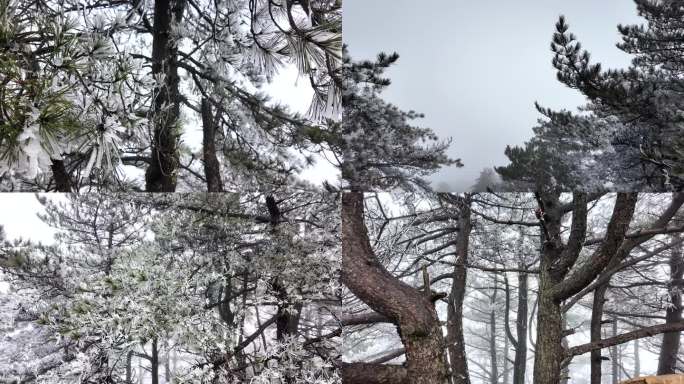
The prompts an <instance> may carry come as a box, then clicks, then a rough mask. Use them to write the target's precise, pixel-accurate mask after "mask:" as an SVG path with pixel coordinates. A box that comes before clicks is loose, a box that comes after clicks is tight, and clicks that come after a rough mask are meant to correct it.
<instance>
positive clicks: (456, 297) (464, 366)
mask: <svg viewBox="0 0 684 384" xmlns="http://www.w3.org/2000/svg"><path fill="white" fill-rule="evenodd" d="M471 230H472V223H471V218H470V201H469V200H466V201H464V202H463V204H462V206H461V210H460V214H459V220H458V234H457V235H456V262H455V265H454V270H453V277H452V283H451V291H450V292H449V297H448V305H447V335H446V342H447V350H448V352H449V364H450V366H451V367H450V368H451V380H452V382H453V384H470V375H469V373H468V359H467V358H466V352H465V340H464V338H463V301H464V299H465V291H466V282H467V277H468V271H467V269H466V263H467V262H468V245H469V240H470V232H471Z"/></svg>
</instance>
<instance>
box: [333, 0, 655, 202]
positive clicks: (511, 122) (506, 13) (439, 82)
mask: <svg viewBox="0 0 684 384" xmlns="http://www.w3.org/2000/svg"><path fill="white" fill-rule="evenodd" d="M560 14H564V15H565V16H566V18H567V21H568V23H569V24H570V29H571V32H573V33H574V34H575V35H577V37H578V38H579V40H580V41H581V42H582V44H583V46H584V47H585V48H586V49H587V50H589V51H590V52H591V53H592V59H593V60H597V61H600V62H602V63H603V64H604V68H605V67H624V66H627V65H628V64H629V61H630V56H629V55H627V54H625V53H623V52H621V51H620V50H618V49H617V48H616V47H615V43H617V42H618V41H619V34H618V31H617V27H616V26H617V24H618V23H625V24H630V23H635V22H641V21H642V20H641V19H640V18H638V17H637V15H636V6H635V4H634V2H633V1H629V0H601V1H596V0H573V1H567V0H566V1H562V0H519V1H494V0H481V1H464V0H432V1H426V2H417V1H414V0H374V1H364V0H347V1H346V2H345V4H344V15H343V22H344V42H345V44H347V45H348V46H349V52H350V54H351V55H352V58H355V59H371V58H374V57H375V56H376V55H377V54H378V53H379V52H381V51H384V52H392V51H396V52H398V53H399V55H400V59H399V61H398V63H397V64H396V65H395V66H394V67H393V68H391V69H390V70H389V71H388V72H387V75H388V76H389V77H390V79H391V80H392V85H391V86H390V87H389V88H388V90H387V92H386V93H385V99H386V100H388V101H390V102H392V103H395V104H397V105H398V106H399V107H401V108H402V109H406V110H408V109H413V110H415V111H418V112H423V113H425V115H426V117H425V119H423V120H422V121H417V123H418V124H420V125H422V126H427V127H431V128H433V129H434V130H435V132H437V133H438V135H439V136H441V137H443V138H447V137H451V138H453V142H452V145H451V149H450V151H449V153H450V155H451V156H452V157H455V158H461V159H462V160H463V162H464V164H465V167H464V168H460V169H457V168H450V169H445V170H442V171H441V172H439V173H438V174H437V175H436V176H435V177H433V180H434V181H435V182H436V183H439V182H443V183H448V185H449V186H450V187H451V188H450V189H451V190H453V191H462V190H467V189H469V188H470V187H471V186H472V185H473V184H474V182H475V179H476V178H477V176H478V175H479V173H480V171H481V170H482V169H483V168H485V167H492V166H498V165H505V164H507V163H508V160H507V158H506V157H505V156H504V153H503V152H504V149H505V147H506V145H507V144H511V145H516V144H517V145H520V144H522V143H523V142H524V141H525V140H527V139H529V138H530V137H531V136H532V127H533V126H534V125H535V124H536V122H537V119H538V118H539V117H540V115H539V114H538V113H537V111H536V110H535V108H534V102H535V101H539V102H540V103H541V104H542V105H543V106H545V107H551V108H567V109H574V108H575V107H576V106H578V105H581V104H583V103H584V99H583V98H582V96H580V94H579V93H578V92H576V91H575V90H572V89H569V88H567V87H565V86H564V85H563V84H561V83H559V82H558V81H557V80H556V73H555V70H554V68H553V67H552V66H551V59H552V53H551V50H550V48H549V45H550V42H551V36H552V34H553V32H554V29H555V28H554V25H555V23H556V21H557V20H558V16H559V15H560Z"/></svg>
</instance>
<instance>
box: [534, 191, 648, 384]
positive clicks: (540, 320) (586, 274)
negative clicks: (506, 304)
mask: <svg viewBox="0 0 684 384" xmlns="http://www.w3.org/2000/svg"><path fill="white" fill-rule="evenodd" d="M536 197H537V201H538V203H539V211H538V213H537V215H538V217H539V219H540V224H541V227H542V235H543V236H542V237H543V242H542V244H543V247H542V256H541V263H540V274H539V313H538V316H537V345H536V354H535V363H534V383H535V384H556V383H559V382H561V370H562V368H563V366H562V363H563V361H564V360H565V359H566V358H569V357H571V356H572V355H568V354H566V353H565V351H566V349H567V348H564V347H563V337H564V335H563V328H564V326H563V318H562V310H561V305H560V304H561V303H562V302H563V301H565V300H567V299H569V298H570V297H572V296H573V295H575V294H577V293H579V292H580V291H581V290H582V289H584V288H585V287H587V286H588V285H589V284H590V283H591V282H592V281H594V280H595V279H596V277H598V275H599V274H600V273H601V272H602V271H604V269H605V268H606V266H607V265H608V264H609V263H610V261H611V260H612V259H613V258H614V257H615V255H616V253H618V251H619V250H620V247H621V245H622V244H623V241H624V239H625V235H626V233H627V229H628V228H629V223H630V222H631V220H632V215H633V214H634V207H635V206H636V202H637V194H635V193H620V194H618V195H617V198H616V201H615V205H614V206H613V212H612V215H611V218H610V221H609V223H608V226H607V229H606V235H605V237H604V238H603V239H602V241H601V244H600V246H599V247H598V248H597V249H596V250H595V251H594V252H593V253H592V255H591V256H590V257H589V258H588V259H586V260H585V261H584V262H583V263H582V264H581V265H580V266H578V267H575V263H576V262H577V260H578V258H579V255H580V252H581V250H582V247H583V244H584V241H585V239H586V226H587V195H586V194H584V193H573V202H572V204H571V210H572V222H571V226H570V235H569V237H568V240H567V243H564V241H563V240H562V236H561V228H562V225H561V224H562V221H563V216H564V215H565V214H566V213H567V212H569V211H570V209H569V208H567V207H566V206H565V205H563V204H561V202H560V199H559V197H560V194H559V193H557V192H553V193H538V194H536ZM573 267H575V268H573ZM570 271H572V273H570ZM590 350H591V349H590ZM590 350H588V351H587V352H589V351H590Z"/></svg>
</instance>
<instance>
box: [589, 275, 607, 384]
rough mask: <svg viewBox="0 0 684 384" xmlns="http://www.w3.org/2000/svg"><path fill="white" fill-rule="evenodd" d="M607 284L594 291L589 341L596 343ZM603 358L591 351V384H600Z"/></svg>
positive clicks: (597, 351)
mask: <svg viewBox="0 0 684 384" xmlns="http://www.w3.org/2000/svg"><path fill="white" fill-rule="evenodd" d="M607 290H608V284H607V283H606V284H603V285H601V286H599V287H598V288H596V290H595V291H594V301H593V303H592V307H591V330H590V340H591V342H592V343H593V342H596V341H599V340H601V338H602V336H603V335H602V334H601V329H602V328H603V305H604V303H605V302H606V291H607ZM602 363H603V356H602V355H601V350H600V349H596V350H593V351H591V384H601V365H602Z"/></svg>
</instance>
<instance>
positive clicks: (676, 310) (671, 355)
mask: <svg viewBox="0 0 684 384" xmlns="http://www.w3.org/2000/svg"><path fill="white" fill-rule="evenodd" d="M680 236H681V235H680ZM669 264H670V286H669V288H670V302H671V304H672V305H671V306H670V307H669V308H667V312H666V314H665V323H666V324H670V323H679V322H681V321H682V294H681V289H682V278H684V258H683V257H682V245H681V244H680V245H678V246H676V247H675V248H673V249H672V253H671V254H670V262H669ZM680 340H681V332H669V333H665V334H664V335H663V342H662V344H661V346H660V355H659V356H658V374H659V375H667V374H673V373H676V369H677V356H678V355H679V345H680Z"/></svg>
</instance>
